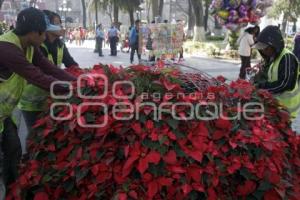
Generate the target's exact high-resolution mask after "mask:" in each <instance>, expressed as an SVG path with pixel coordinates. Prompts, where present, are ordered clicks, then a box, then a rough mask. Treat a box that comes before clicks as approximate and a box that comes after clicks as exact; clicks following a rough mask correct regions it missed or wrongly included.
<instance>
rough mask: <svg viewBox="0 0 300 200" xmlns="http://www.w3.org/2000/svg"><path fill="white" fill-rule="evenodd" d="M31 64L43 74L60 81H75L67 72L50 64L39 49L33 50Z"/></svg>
mask: <svg viewBox="0 0 300 200" xmlns="http://www.w3.org/2000/svg"><path fill="white" fill-rule="evenodd" d="M33 64H34V65H35V66H37V67H39V68H40V70H42V71H43V72H44V73H45V74H47V75H51V76H53V77H54V78H56V79H58V80H60V81H75V80H76V78H75V77H74V76H72V75H71V74H69V73H68V72H66V71H64V70H62V69H60V68H59V67H57V66H56V65H54V64H52V63H51V62H50V61H49V60H48V59H47V58H46V57H44V55H43V54H42V52H41V50H40V49H39V48H35V51H34V56H33Z"/></svg>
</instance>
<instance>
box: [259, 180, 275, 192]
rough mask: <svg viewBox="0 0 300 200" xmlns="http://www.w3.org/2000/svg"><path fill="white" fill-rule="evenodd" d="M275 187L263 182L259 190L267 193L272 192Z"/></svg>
mask: <svg viewBox="0 0 300 200" xmlns="http://www.w3.org/2000/svg"><path fill="white" fill-rule="evenodd" d="M272 188H273V186H272V184H271V183H269V182H267V181H262V182H261V183H260V184H259V187H258V190H260V191H267V190H270V189H272Z"/></svg>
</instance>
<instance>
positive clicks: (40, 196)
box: [33, 192, 49, 200]
mask: <svg viewBox="0 0 300 200" xmlns="http://www.w3.org/2000/svg"><path fill="white" fill-rule="evenodd" d="M33 200H49V196H48V194H46V193H45V192H38V193H36V194H35V195H34V199H33Z"/></svg>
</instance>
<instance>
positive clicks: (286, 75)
mask: <svg viewBox="0 0 300 200" xmlns="http://www.w3.org/2000/svg"><path fill="white" fill-rule="evenodd" d="M269 66H270V64H269ZM268 68H269V67H266V70H265V73H267V71H268ZM298 70H299V69H298V61H297V58H296V57H295V56H294V55H292V54H286V55H285V56H284V57H283V58H282V59H281V61H280V63H279V68H278V80H277V81H274V82H264V83H261V84H260V85H259V88H261V89H266V90H268V91H269V92H271V93H273V94H278V93H282V92H285V91H288V90H292V89H293V88H294V87H295V84H296V81H298V72H297V71H298Z"/></svg>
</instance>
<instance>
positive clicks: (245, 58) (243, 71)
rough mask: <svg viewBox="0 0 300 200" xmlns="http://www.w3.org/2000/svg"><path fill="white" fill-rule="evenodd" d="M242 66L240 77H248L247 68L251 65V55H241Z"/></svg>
mask: <svg viewBox="0 0 300 200" xmlns="http://www.w3.org/2000/svg"><path fill="white" fill-rule="evenodd" d="M241 61H242V66H241V69H240V75H239V78H240V79H246V70H247V68H249V67H251V63H250V62H251V57H250V56H249V57H248V56H241Z"/></svg>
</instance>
